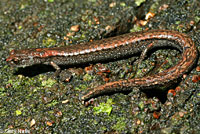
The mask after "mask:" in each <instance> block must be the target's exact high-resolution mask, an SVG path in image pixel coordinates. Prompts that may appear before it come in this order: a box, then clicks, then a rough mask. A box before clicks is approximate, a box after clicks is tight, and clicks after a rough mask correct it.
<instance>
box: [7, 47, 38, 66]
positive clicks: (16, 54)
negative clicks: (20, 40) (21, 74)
mask: <svg viewBox="0 0 200 134" xmlns="http://www.w3.org/2000/svg"><path fill="white" fill-rule="evenodd" d="M6 61H7V62H8V63H9V64H10V65H11V66H16V67H26V66H31V65H33V64H40V63H41V61H40V60H38V58H37V57H36V58H34V57H33V56H32V54H31V53H30V51H27V50H12V51H11V52H10V56H9V57H8V58H7V59H6Z"/></svg>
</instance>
